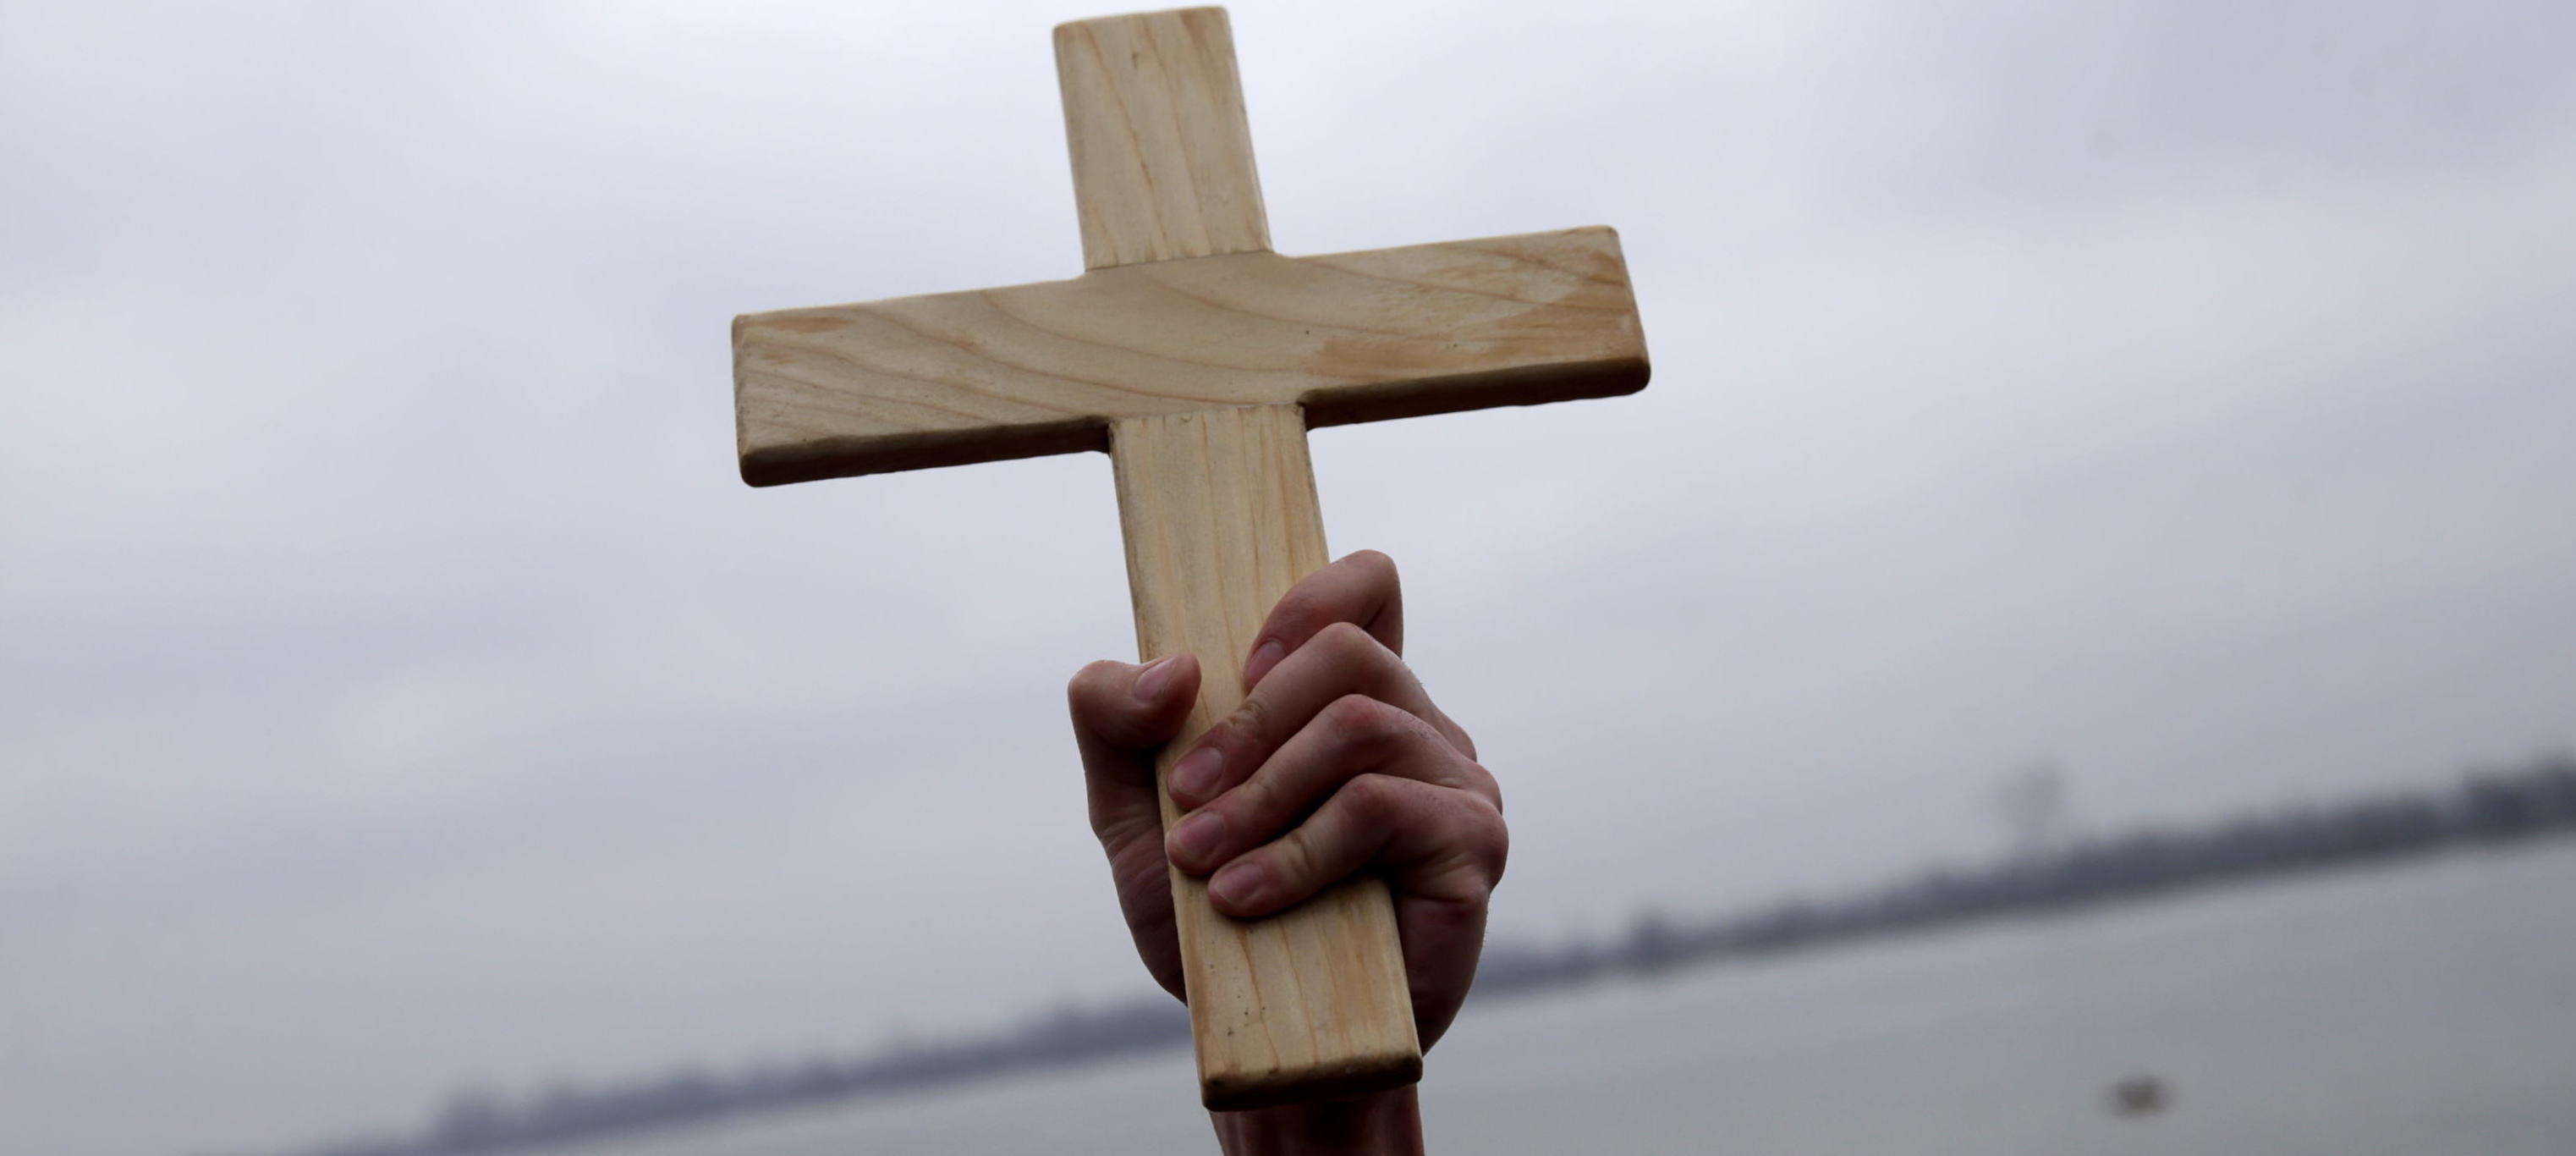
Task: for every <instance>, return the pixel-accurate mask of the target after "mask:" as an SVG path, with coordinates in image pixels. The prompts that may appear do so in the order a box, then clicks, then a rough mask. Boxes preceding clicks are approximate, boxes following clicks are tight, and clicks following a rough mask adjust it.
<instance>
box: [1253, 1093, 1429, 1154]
mask: <svg viewBox="0 0 2576 1156" xmlns="http://www.w3.org/2000/svg"><path fill="white" fill-rule="evenodd" d="M1208 1116H1209V1118H1210V1119H1211V1120H1213V1121H1214V1122H1215V1124H1216V1137H1217V1142H1218V1143H1220V1144H1222V1145H1224V1147H1225V1151H1226V1156H1305V1154H1307V1153H1321V1152H1330V1153H1350V1154H1352V1156H1419V1154H1420V1153H1421V1151H1422V1107H1421V1101H1420V1100H1419V1099H1418V1098H1416V1097H1415V1095H1414V1087H1413V1086H1412V1085H1407V1086H1405V1087H1401V1088H1397V1089H1395V1090H1393V1091H1388V1092H1377V1093H1374V1094H1371V1095H1366V1096H1356V1097H1353V1098H1351V1099H1347V1100H1326V1101H1323V1102H1320V1103H1314V1104H1291V1105H1288V1106H1286V1107H1279V1108H1259V1109H1255V1110H1253V1111H1249V1112H1210V1113H1208Z"/></svg>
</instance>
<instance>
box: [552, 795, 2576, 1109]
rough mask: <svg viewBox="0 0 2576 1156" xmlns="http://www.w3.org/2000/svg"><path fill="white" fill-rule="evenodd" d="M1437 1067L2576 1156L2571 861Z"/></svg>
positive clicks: (1517, 1038) (1685, 980)
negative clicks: (2146, 1090)
mask: <svg viewBox="0 0 2576 1156" xmlns="http://www.w3.org/2000/svg"><path fill="white" fill-rule="evenodd" d="M1428 1071H1429V1076H1428V1078H1427V1080H1426V1082H1425V1084H1424V1088H1423V1102H1424V1116H1425V1120H1426V1127H1427V1129H1428V1130H1429V1132H1430V1135H1431V1140H1432V1146H1433V1147H1434V1148H1435V1149H1440V1150H1448V1151H1456V1152H1477V1153H1551V1154H1553V1153H1578V1152H1582V1153H1589V1152H1724V1153H1740V1154H1747V1156H1752V1154H1763V1153H1819V1154H1821V1153H1833V1154H1837V1156H1842V1154H1864V1153H1891V1154H1894V1153H1903V1154H1906V1156H1932V1154H1940V1153H1960V1154H1968V1153H1975V1154H1979V1156H2022V1154H2027V1156H2042V1154H2045V1156H2082V1154H2092V1153H2099V1154H2103V1156H2112V1154H2120V1156H2132V1154H2151V1153H2229V1152H2242V1153H2265V1154H2267V1156H2369V1154H2374V1153H2384V1154H2388V1156H2400V1154H2404V1156H2434V1154H2450V1153H2480V1154H2486V1156H2520V1154H2530V1156H2568V1154H2569V1153H2571V1152H2576V841H2570V840H2563V839H2562V840H2554V841H2552V842H2551V843H2550V844H2547V845H2543V846H2536V847H2532V848H2527V849H2522V850H2517V851H2509V852H2494V851H2488V852H2463V853H2458V854H2452V855H2448V856H2444V857H2440V858H2435V859H2431V860H2421V861H2417V862H2414V863H2410V864H2405V865H2400V866H2395V867H2387V868H2380V869H2372V870H2361V871H2347V872H2341V873H2336V874H2331V875H2319V876H2311V877H2305V878H2290V879H2274V880H2268V881H2263V882H2258V883H2251V884H2245V885H2239V886H2234V887H2229V888H2225V889H2220V890H2212V891H2204V892H2199V893H2194V894H2189V895H2184V896H2178V897H2175V898H2171V899H2167V900H2163V901H2159V902H2154V903H2144V904H2129V905H2123V906H2118V907H2112V908H2106V909H2103V910H2100V911H2096V912H2091V913H2085V914H2077V915H2062V916H2055V917H2050V918H2040V919H2021V920H2011V921H1999V922H1995V923H1990V924H1985V925H1977V926H1969V927H1963V928H1959V929H1955V930H1950V931H1946V932H1941V933H1937V934H1932V935H1925V936H1917V937H1911V938H1904V939H1891V940H1886V941H1882V942H1877V943H1868V944H1862V945H1857V946H1851V947H1845V948H1841V949H1836V950H1831V951H1820V952H1816V953H1813V954H1805V955H1792V956H1785V957H1780V958H1776V959H1772V960H1766V961H1763V962H1760V963H1755V964H1744V963H1729V964H1719V965H1713V966H1709V967H1705V968H1700V969H1696V970H1691V971H1687V972H1683V973H1680V974H1677V975H1674V976H1672V977H1669V978H1666V979H1662V980H1658V981H1653V982H1619V983H1610V984H1605V985H1603V986H1600V987H1596V988H1592V989H1588V990H1584V991H1581V992H1576V993H1572V994H1564V995H1555V996H1539V997H1533V998H1531V999H1529V1000H1527V1001H1523V1002H1509V1003H1501V1004H1497V1005H1494V1006H1489V1007H1483V1008H1471V1009H1470V1011H1469V1013H1468V1014H1467V1016H1465V1017H1464V1018H1462V1019H1461V1020H1460V1022H1459V1024H1458V1026H1457V1027H1456V1029H1454V1030H1453V1031H1452V1032H1451V1034H1450V1036H1449V1038H1448V1039H1447V1040H1445V1041H1443V1042H1442V1044H1441V1045H1440V1047H1439V1048H1437V1049H1435V1050H1434V1051H1433V1052H1432V1054H1431V1056H1430V1058H1429V1061H1428ZM2137 1077H2148V1078H2152V1079H2153V1080H2155V1081H2156V1082H2157V1084H2158V1085H2159V1087H2160V1089H2161V1090H2162V1092H2163V1097H2162V1099H2163V1106H2162V1109H2161V1110H2159V1111H2154V1112H2149V1113H2143V1114H2130V1115H2125V1116H2124V1115H2120V1114H2117V1113H2115V1112H2114V1111H2112V1103H2113V1099H2112V1094H2111V1089H2112V1088H2113V1086H2114V1085H2115V1084H2117V1083H2119V1082H2120V1081H2123V1080H2127V1079H2133V1078H2137ZM1193 1092H1194V1089H1193V1086H1192V1079H1191V1074H1190V1064H1189V1057H1188V1056H1187V1054H1186V1053H1183V1052H1179V1051H1174V1052H1170V1053H1165V1054H1160V1055H1154V1056H1149V1057H1144V1058H1138V1059H1131V1060H1126V1061H1122V1062H1117V1063H1110V1064H1103V1065H1099V1066H1096V1067H1091V1068H1086V1069H1081V1070H1077V1071H1071V1072H1065V1073H1057V1074H1039V1075H1028V1076H1021V1077H1015V1078H1009V1079H997V1080H992V1081H987V1082H983V1083H977V1084H971V1085H964V1086H959V1087H954V1088H949V1089H945V1090H942V1091H938V1092H934V1093H930V1094H925V1095H918V1096H914V1097H910V1098H905V1099H887V1100H873V1101H870V1100H862V1101H855V1102H851V1103H848V1104H845V1105H839V1106H833V1107H827V1108H819V1109H811V1110H805V1111H799V1112H794V1113H787V1114H780V1115H774V1116H765V1117H757V1118H748V1119H740V1120H735V1121H729V1122H726V1123H721V1124H716V1125H711V1126H708V1127H703V1128H698V1129H692V1130H687V1131H678V1132H668V1133H661V1134H656V1135H651V1136H645V1137H632V1138H622V1139H617V1140H609V1141H600V1142H596V1143H591V1144H585V1145H581V1146H578V1147H575V1148H568V1149H560V1150H558V1151H563V1152H568V1153H579V1154H581V1156H719V1154H721V1156H826V1154H829V1156H846V1154H851V1153H880V1152H883V1153H904V1152H955V1153H978V1154H993V1156H1003V1154H1012V1153H1030V1154H1037V1153H1046V1154H1049V1156H1079V1154H1086V1153H1101V1154H1108V1153H1120V1154H1140V1153H1165V1152H1169V1153H1184V1152H1206V1151H1211V1150H1213V1145H1212V1143H1211V1142H1210V1140H1209V1134H1208V1130H1207V1125H1206V1123H1205V1119H1204V1117H1203V1116H1202V1115H1200V1114H1199V1113H1197V1112H1196V1111H1195V1107H1194V1103H1193Z"/></svg>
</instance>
